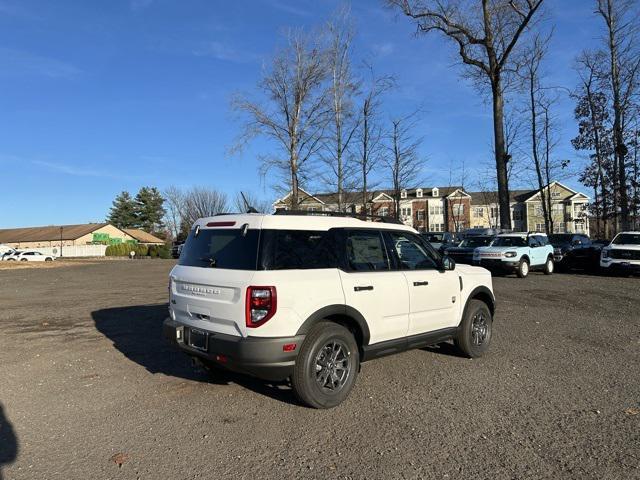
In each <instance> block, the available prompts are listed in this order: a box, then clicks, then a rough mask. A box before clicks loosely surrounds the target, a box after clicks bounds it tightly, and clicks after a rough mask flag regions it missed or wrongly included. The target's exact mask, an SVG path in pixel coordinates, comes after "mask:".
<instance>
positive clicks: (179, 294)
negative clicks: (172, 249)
mask: <svg viewBox="0 0 640 480" xmlns="http://www.w3.org/2000/svg"><path fill="white" fill-rule="evenodd" d="M262 218H263V217H262V216H259V215H256V216H247V215H241V216H233V215H228V216H218V217H211V218H208V219H203V220H200V221H199V222H198V224H197V225H196V226H194V228H192V230H191V232H190V233H189V238H188V239H187V241H186V243H185V244H184V247H183V250H182V253H181V255H180V260H179V261H178V265H176V266H175V267H174V268H173V270H172V271H171V286H170V288H171V295H170V297H171V299H170V302H171V303H170V308H171V309H172V311H173V314H172V315H173V316H174V319H175V320H177V321H178V322H181V323H185V324H187V325H189V326H192V327H195V328H201V329H203V330H207V331H213V332H219V333H225V334H228V335H240V336H246V324H245V294H246V288H247V286H248V285H251V280H252V278H253V276H254V274H255V271H256V266H257V259H258V245H259V239H260V226H261V223H262Z"/></svg>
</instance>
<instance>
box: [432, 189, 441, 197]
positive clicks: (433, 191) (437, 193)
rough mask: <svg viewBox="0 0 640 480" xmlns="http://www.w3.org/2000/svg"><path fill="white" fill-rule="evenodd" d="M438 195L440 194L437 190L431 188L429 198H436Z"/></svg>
mask: <svg viewBox="0 0 640 480" xmlns="http://www.w3.org/2000/svg"><path fill="white" fill-rule="evenodd" d="M439 195H440V192H439V191H438V189H437V188H432V189H431V196H432V197H438V196H439Z"/></svg>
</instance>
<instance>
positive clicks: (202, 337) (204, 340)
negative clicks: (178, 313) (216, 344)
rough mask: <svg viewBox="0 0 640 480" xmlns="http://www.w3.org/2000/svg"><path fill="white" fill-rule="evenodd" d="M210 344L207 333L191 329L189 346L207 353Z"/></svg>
mask: <svg viewBox="0 0 640 480" xmlns="http://www.w3.org/2000/svg"><path fill="white" fill-rule="evenodd" d="M208 343H209V335H208V334H207V332H205V331H202V330H198V329H197V328H190V329H189V341H188V345H189V346H190V347H192V348H195V349H196V350H201V351H203V352H206V351H207V347H208Z"/></svg>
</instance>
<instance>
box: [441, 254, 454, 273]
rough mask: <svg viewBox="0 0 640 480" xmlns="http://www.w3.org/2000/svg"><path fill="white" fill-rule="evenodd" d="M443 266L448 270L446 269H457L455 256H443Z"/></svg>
mask: <svg viewBox="0 0 640 480" xmlns="http://www.w3.org/2000/svg"><path fill="white" fill-rule="evenodd" d="M442 268H443V269H444V270H445V271H446V270H455V269H456V262H455V260H454V259H453V258H451V257H449V256H448V255H445V256H444V257H442Z"/></svg>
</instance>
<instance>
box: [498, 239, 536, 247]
mask: <svg viewBox="0 0 640 480" xmlns="http://www.w3.org/2000/svg"><path fill="white" fill-rule="evenodd" d="M491 246H492V247H526V246H527V241H526V240H525V239H524V238H522V237H498V238H496V239H495V240H494V241H493V243H492V244H491Z"/></svg>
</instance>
